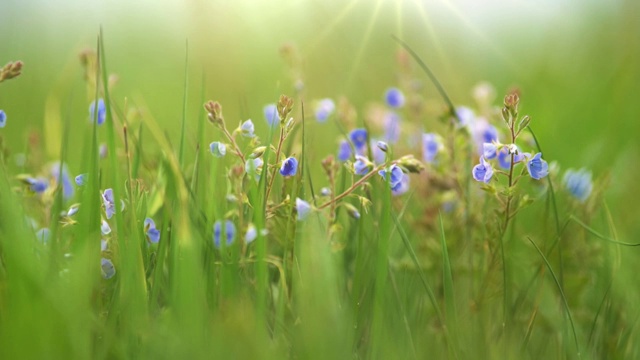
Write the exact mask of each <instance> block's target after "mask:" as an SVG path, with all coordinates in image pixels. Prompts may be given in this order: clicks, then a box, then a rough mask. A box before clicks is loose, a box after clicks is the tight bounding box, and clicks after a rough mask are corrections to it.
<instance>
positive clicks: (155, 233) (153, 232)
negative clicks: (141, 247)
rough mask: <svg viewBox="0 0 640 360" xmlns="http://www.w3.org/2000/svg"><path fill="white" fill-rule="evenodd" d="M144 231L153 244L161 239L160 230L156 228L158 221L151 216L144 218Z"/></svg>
mask: <svg viewBox="0 0 640 360" xmlns="http://www.w3.org/2000/svg"><path fill="white" fill-rule="evenodd" d="M144 233H145V235H146V236H147V240H149V241H150V242H151V243H153V244H157V243H158V241H160V230H158V229H156V223H155V222H154V221H153V219H151V218H146V219H144Z"/></svg>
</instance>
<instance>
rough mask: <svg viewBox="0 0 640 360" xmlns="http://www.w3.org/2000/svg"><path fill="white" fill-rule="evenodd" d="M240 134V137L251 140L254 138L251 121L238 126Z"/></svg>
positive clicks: (253, 128)
mask: <svg viewBox="0 0 640 360" xmlns="http://www.w3.org/2000/svg"><path fill="white" fill-rule="evenodd" d="M240 132H241V133H242V136H244V137H249V138H252V137H254V136H256V134H255V126H253V121H251V119H249V120H247V121H245V122H243V123H242V125H241V126H240Z"/></svg>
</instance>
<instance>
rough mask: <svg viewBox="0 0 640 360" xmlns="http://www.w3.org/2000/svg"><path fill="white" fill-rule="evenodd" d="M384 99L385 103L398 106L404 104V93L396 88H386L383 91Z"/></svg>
mask: <svg viewBox="0 0 640 360" xmlns="http://www.w3.org/2000/svg"><path fill="white" fill-rule="evenodd" d="M384 100H385V101H386V102H387V105H389V106H391V107H394V108H400V107H402V106H403V105H404V94H402V91H400V89H398V88H394V87H392V88H388V89H387V91H386V92H385V93H384Z"/></svg>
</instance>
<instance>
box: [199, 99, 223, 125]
mask: <svg viewBox="0 0 640 360" xmlns="http://www.w3.org/2000/svg"><path fill="white" fill-rule="evenodd" d="M204 108H205V110H207V113H208V114H207V117H208V118H209V121H210V122H211V123H212V124H214V125H218V126H220V125H222V124H224V117H223V116H222V105H220V103H219V102H217V101H211V100H209V101H208V102H207V103H205V104H204Z"/></svg>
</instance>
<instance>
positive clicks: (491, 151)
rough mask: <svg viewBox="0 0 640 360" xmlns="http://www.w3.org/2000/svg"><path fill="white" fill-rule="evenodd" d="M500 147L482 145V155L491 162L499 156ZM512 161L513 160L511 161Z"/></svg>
mask: <svg viewBox="0 0 640 360" xmlns="http://www.w3.org/2000/svg"><path fill="white" fill-rule="evenodd" d="M497 151H498V146H497V145H496V144H495V143H492V142H490V143H484V144H482V155H483V156H484V158H485V159H488V160H491V159H493V158H495V157H496V156H498V154H497ZM509 161H511V159H509Z"/></svg>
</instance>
